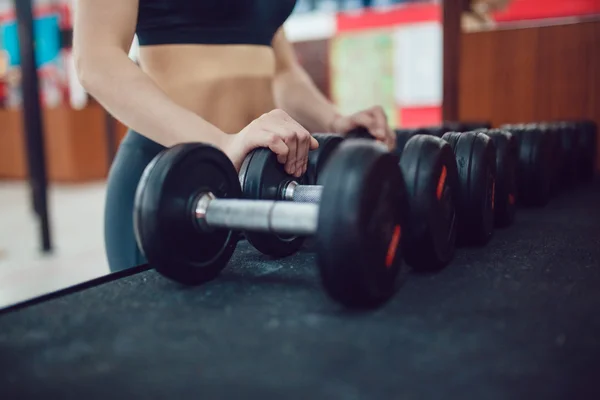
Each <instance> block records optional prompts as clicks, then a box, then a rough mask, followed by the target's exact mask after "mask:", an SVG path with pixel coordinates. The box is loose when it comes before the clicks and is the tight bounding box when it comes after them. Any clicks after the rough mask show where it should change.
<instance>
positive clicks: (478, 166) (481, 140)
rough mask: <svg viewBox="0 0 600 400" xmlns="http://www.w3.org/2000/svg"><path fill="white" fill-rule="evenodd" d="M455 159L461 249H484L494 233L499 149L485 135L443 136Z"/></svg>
mask: <svg viewBox="0 0 600 400" xmlns="http://www.w3.org/2000/svg"><path fill="white" fill-rule="evenodd" d="M443 139H444V140H446V141H447V142H448V143H449V144H450V146H451V147H452V150H453V151H454V155H455V158H456V165H457V167H458V177H459V179H458V180H459V199H460V200H459V202H458V204H457V206H456V211H457V215H458V238H457V242H458V243H459V244H461V245H484V244H486V243H487V242H488V241H489V240H490V239H491V237H492V234H493V231H494V195H495V194H494V191H495V180H496V149H495V146H494V143H493V142H492V140H491V139H490V138H489V137H487V136H486V135H484V134H482V133H474V132H465V133H459V132H448V133H446V134H445V135H444V136H443Z"/></svg>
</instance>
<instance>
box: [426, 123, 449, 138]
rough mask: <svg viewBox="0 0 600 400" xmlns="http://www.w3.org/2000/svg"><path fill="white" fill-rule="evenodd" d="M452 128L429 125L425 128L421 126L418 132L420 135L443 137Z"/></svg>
mask: <svg viewBox="0 0 600 400" xmlns="http://www.w3.org/2000/svg"><path fill="white" fill-rule="evenodd" d="M450 131H451V130H450V129H448V128H447V127H445V126H429V127H425V128H420V129H419V132H418V134H419V135H431V136H436V137H439V138H441V137H442V136H444V134H446V133H447V132H450Z"/></svg>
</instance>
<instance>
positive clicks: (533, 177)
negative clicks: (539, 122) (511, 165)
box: [508, 125, 554, 207]
mask: <svg viewBox="0 0 600 400" xmlns="http://www.w3.org/2000/svg"><path fill="white" fill-rule="evenodd" d="M508 130H509V131H510V132H511V133H512V134H513V135H514V136H515V137H516V138H517V141H518V143H519V167H518V169H517V182H518V183H517V187H518V202H519V204H522V205H523V206H526V207H543V206H544V205H546V204H547V203H548V200H549V199H550V193H551V189H552V175H553V173H552V170H553V161H552V155H553V151H554V150H553V148H552V138H551V136H550V135H547V134H544V133H543V132H542V131H541V129H539V128H538V127H535V126H522V125H521V126H519V127H516V128H509V129H508Z"/></svg>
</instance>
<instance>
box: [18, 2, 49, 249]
mask: <svg viewBox="0 0 600 400" xmlns="http://www.w3.org/2000/svg"><path fill="white" fill-rule="evenodd" d="M15 11H16V16H17V26H18V32H19V49H20V53H21V77H22V78H21V87H22V91H23V126H24V128H25V138H26V148H27V163H28V168H29V180H30V183H31V188H32V195H33V204H34V205H35V208H36V212H37V214H38V217H39V219H40V237H41V244H42V250H43V251H44V252H50V251H51V250H52V241H51V238H50V221H49V215H48V201H47V199H48V197H47V188H48V179H47V176H46V157H45V152H44V135H43V131H42V129H43V123H42V112H41V105H40V91H39V83H38V75H37V66H36V60H35V50H34V49H35V45H34V36H33V35H34V33H33V11H32V6H31V0H15Z"/></svg>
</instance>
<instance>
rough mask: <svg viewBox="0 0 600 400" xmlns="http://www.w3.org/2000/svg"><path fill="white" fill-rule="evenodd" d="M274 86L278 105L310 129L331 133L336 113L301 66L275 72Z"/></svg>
mask: <svg viewBox="0 0 600 400" xmlns="http://www.w3.org/2000/svg"><path fill="white" fill-rule="evenodd" d="M273 87H274V95H275V103H276V105H277V107H279V108H281V109H283V110H284V111H286V112H287V113H288V114H289V115H290V116H291V117H292V118H294V119H295V120H296V121H298V122H299V123H300V124H301V125H302V126H304V127H305V128H306V129H307V130H308V131H309V132H312V133H316V132H321V133H327V132H331V126H332V123H333V121H334V120H335V119H336V118H337V117H338V116H339V113H338V111H337V109H336V108H335V106H334V105H333V104H332V103H331V102H330V101H329V100H328V99H327V98H326V97H325V96H324V95H323V94H322V93H321V92H320V91H319V89H318V88H317V87H316V86H315V84H314V83H313V81H312V79H311V78H310V77H309V76H308V74H307V73H306V72H305V71H304V70H303V69H301V68H294V69H290V70H287V71H285V72H282V73H280V74H278V75H277V76H276V77H275V80H274V84H273Z"/></svg>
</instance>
